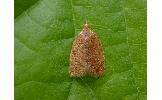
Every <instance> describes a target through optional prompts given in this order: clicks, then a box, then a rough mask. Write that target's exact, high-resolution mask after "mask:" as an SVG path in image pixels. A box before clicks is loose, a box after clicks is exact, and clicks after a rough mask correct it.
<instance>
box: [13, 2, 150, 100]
mask: <svg viewBox="0 0 162 100" xmlns="http://www.w3.org/2000/svg"><path fill="white" fill-rule="evenodd" d="M15 7H16V9H15V76H14V77H15V84H14V85H15V100H66V99H68V100H146V94H147V93H146V91H147V87H146V85H147V84H146V76H147V73H146V71H147V70H146V65H147V64H146V63H147V62H146V56H147V55H146V51H147V39H146V35H147V32H146V28H147V26H146V25H147V23H146V11H147V9H146V0H39V1H37V0H34V1H33V0H21V1H20V0H15ZM19 8H20V9H21V10H20V9H19ZM85 21H88V23H89V24H91V26H92V29H93V31H94V32H96V33H97V35H98V37H99V39H100V40H101V43H102V47H103V49H104V53H105V61H106V73H105V75H104V76H103V77H98V78H93V77H90V76H85V77H83V78H70V77H69V75H68V67H69V55H70V51H71V46H72V42H73V40H74V39H75V36H76V35H77V34H78V33H79V32H80V31H81V28H82V25H83V24H84V23H85Z"/></svg>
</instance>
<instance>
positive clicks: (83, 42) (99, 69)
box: [69, 23, 105, 77]
mask: <svg viewBox="0 0 162 100" xmlns="http://www.w3.org/2000/svg"><path fill="white" fill-rule="evenodd" d="M104 72H105V61H104V53H103V49H102V47H101V43H100V41H99V39H98V37H97V36H96V33H95V32H93V31H92V30H91V27H90V26H89V25H88V24H87V23H86V24H84V26H83V29H82V31H81V32H80V33H79V34H78V35H77V36H76V38H75V40H74V42H73V45H72V49H71V54H70V67H69V75H70V76H71V77H82V76H85V75H86V74H89V75H91V76H95V77H96V76H101V75H103V74H104Z"/></svg>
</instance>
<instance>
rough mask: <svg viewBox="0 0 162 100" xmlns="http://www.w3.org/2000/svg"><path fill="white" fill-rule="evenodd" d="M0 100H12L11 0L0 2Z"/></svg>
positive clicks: (12, 15)
mask: <svg viewBox="0 0 162 100" xmlns="http://www.w3.org/2000/svg"><path fill="white" fill-rule="evenodd" d="M0 100H14V1H13V0H0Z"/></svg>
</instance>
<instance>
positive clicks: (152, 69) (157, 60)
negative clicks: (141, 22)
mask: <svg viewBox="0 0 162 100" xmlns="http://www.w3.org/2000/svg"><path fill="white" fill-rule="evenodd" d="M147 6H148V9H147V13H148V16H147V18H148V27H147V29H148V31H147V35H148V38H147V39H148V42H147V43H148V48H147V50H148V57H147V58H148V67H147V71H148V73H147V76H148V77H147V86H148V88H147V89H148V92H147V97H148V100H162V0H148V3H147Z"/></svg>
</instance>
